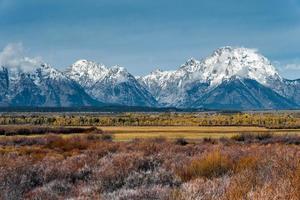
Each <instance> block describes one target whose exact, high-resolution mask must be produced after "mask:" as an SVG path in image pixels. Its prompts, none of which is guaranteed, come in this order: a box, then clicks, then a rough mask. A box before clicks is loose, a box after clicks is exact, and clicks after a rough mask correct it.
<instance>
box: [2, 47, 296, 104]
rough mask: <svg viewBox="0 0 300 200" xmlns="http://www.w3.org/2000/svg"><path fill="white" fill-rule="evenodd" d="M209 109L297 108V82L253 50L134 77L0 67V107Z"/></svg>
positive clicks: (220, 52)
mask: <svg viewBox="0 0 300 200" xmlns="http://www.w3.org/2000/svg"><path fill="white" fill-rule="evenodd" d="M107 104H110V105H111V104H115V105H126V106H146V107H178V108H209V109H238V110H258V109H295V108H299V107H300V79H298V80H288V79H285V78H283V77H281V76H280V74H279V73H278V71H277V70H276V68H275V67H274V66H273V65H272V63H271V62H270V61H269V60H268V59H267V58H266V57H264V56H263V55H261V54H259V53H258V52H257V51H256V50H253V49H247V48H233V47H223V48H219V49H217V50H216V51H214V52H213V53H212V55H210V56H209V57H207V58H205V59H202V60H196V59H193V58H192V59H190V60H188V61H187V62H186V63H185V64H183V65H182V66H180V67H179V68H178V69H177V70H173V71H162V70H155V71H153V72H152V73H150V74H149V75H146V76H143V77H138V78H137V77H134V76H133V75H132V74H130V73H129V72H128V71H127V70H126V69H125V68H123V67H118V66H115V67H110V68H108V67H106V66H104V65H102V64H98V63H95V62H92V61H87V60H79V61H77V62H75V63H74V64H73V65H71V66H70V67H69V68H67V70H65V71H64V72H61V71H59V70H56V69H54V68H52V67H51V66H49V65H47V64H42V65H41V66H38V67H36V68H35V69H34V70H33V71H31V72H24V71H20V70H18V69H14V68H9V67H2V68H1V69H0V106H52V107H60V106H67V107H74V106H101V105H107Z"/></svg>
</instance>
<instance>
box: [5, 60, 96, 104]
mask: <svg viewBox="0 0 300 200" xmlns="http://www.w3.org/2000/svg"><path fill="white" fill-rule="evenodd" d="M0 91H1V103H0V104H1V105H2V106H3V105H7V106H8V105H9V106H49V107H61V106H66V107H69V106H92V105H100V104H101V103H100V102H98V101H96V100H94V99H92V98H91V97H90V96H89V95H88V94H86V92H85V91H84V89H83V88H82V87H81V86H80V85H79V84H78V83H77V82H75V81H73V80H71V79H69V78H68V77H67V76H66V75H64V74H63V73H62V72H60V71H58V70H56V69H54V68H52V67H51V66H50V65H47V64H41V66H39V67H37V68H36V69H34V70H33V71H31V72H24V71H20V70H15V69H7V68H5V67H2V70H1V72H0Z"/></svg>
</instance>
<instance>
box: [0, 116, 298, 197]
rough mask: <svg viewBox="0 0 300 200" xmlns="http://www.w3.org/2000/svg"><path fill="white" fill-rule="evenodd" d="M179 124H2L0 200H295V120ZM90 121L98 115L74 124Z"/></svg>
mask: <svg viewBox="0 0 300 200" xmlns="http://www.w3.org/2000/svg"><path fill="white" fill-rule="evenodd" d="M159 115H161V114H159ZM126 116H128V114H127V115H126ZM130 116H131V117H132V116H134V117H136V116H139V121H140V122H141V121H143V120H144V119H149V115H146V114H145V115H143V114H131V115H130ZM154 116H158V115H157V114H154V115H151V117H153V119H154ZM180 116H181V117H183V122H184V121H185V120H186V121H187V122H189V123H186V124H184V123H183V122H182V123H181V125H180V126H175V125H173V126H170V125H169V126H163V125H162V124H158V125H160V126H158V125H157V124H156V126H141V125H140V126H133V125H132V124H131V126H125V125H124V126H121V125H115V124H111V126H108V124H106V126H101V125H99V124H86V125H82V124H76V123H75V122H73V123H72V124H69V126H65V125H62V124H60V125H59V126H57V124H51V123H49V122H47V123H39V124H38V125H37V123H36V121H35V120H37V119H38V117H40V118H41V119H43V120H45V119H48V118H50V117H52V118H55V121H57V120H56V118H57V119H59V120H61V121H60V123H63V122H62V119H64V120H65V122H66V121H67V120H66V119H72V116H70V115H68V116H58V117H56V116H54V117H53V116H50V117H46V116H24V117H21V116H11V118H9V116H8V115H6V116H2V118H1V117H0V118H1V119H5V120H6V122H9V123H3V121H2V124H3V125H2V126H1V127H0V133H1V135H2V136H1V137H0V199H49V200H50V199H51V200H52V199H107V200H110V199H119V200H121V199H122V200H123V199H124V200H125V199H126V200H127V199H133V200H140V199H164V200H173V199H174V200H194V199H226V200H229V199H233V200H235V199H270V200H271V199H272V200H273V199H294V200H297V199H299V196H300V136H299V135H298V133H299V130H298V129H297V127H299V116H297V114H293V115H290V114H267V115H264V114H252V115H249V116H250V118H251V119H257V120H258V121H259V122H260V123H265V124H266V122H267V121H268V124H266V126H262V125H261V126H254V125H252V126H251V125H250V124H249V122H251V121H248V122H247V123H246V122H243V123H244V124H242V125H241V124H239V126H233V125H230V124H228V125H227V126H225V125H223V126H216V125H210V126H208V125H206V126H199V124H197V125H196V123H195V125H191V124H190V121H193V122H197V123H198V122H199V121H200V120H202V119H204V117H203V116H200V117H199V119H198V118H197V117H196V116H194V117H193V116H192V115H191V114H187V115H184V114H180ZM241 116H242V117H241ZM249 116H247V118H249ZM104 117H105V118H106V119H108V118H109V119H116V118H117V117H120V116H110V117H108V116H104ZM210 117H211V118H210ZM243 117H245V116H243V115H240V114H238V116H237V115H236V114H230V115H211V116H206V120H207V121H210V120H211V121H212V119H213V120H215V119H216V118H218V119H219V120H223V121H224V119H226V120H227V119H236V118H243ZM74 118H75V119H77V118H79V116H73V119H74ZM91 118H98V119H100V120H101V119H102V116H92V117H91V116H82V119H91ZM121 118H124V116H121ZM12 119H14V120H12ZM16 119H18V120H19V121H16ZM20 119H23V120H24V121H27V122H26V123H24V121H22V122H21V121H20ZM164 119H165V120H166V119H167V118H166V117H165V118H164ZM187 119H190V120H187ZM9 120H11V121H9ZM156 120H159V118H156ZM226 120H225V121H226ZM0 121H1V120H0ZM33 121H35V122H34V123H32V122H33ZM45 121H46V120H45ZM87 121H89V120H87ZM170 121H171V122H173V123H175V122H176V123H177V122H179V121H180V119H179V117H177V116H176V117H174V118H172V117H170ZM65 122H64V123H65ZM144 122H145V121H144ZM52 123H54V122H52ZM98 123H99V122H98ZM131 123H134V121H131ZM214 123H221V121H214ZM251 123H254V121H253V122H251ZM255 123H256V122H255ZM4 124H6V125H4ZM270 124H271V125H272V128H270V126H271V125H270ZM91 125H94V126H95V127H92V126H91ZM130 134H132V135H130ZM197 134H198V135H197ZM201 134H202V135H201ZM194 135H196V136H194ZM216 135H217V136H216ZM139 136H140V137H139ZM122 137H123V138H122Z"/></svg>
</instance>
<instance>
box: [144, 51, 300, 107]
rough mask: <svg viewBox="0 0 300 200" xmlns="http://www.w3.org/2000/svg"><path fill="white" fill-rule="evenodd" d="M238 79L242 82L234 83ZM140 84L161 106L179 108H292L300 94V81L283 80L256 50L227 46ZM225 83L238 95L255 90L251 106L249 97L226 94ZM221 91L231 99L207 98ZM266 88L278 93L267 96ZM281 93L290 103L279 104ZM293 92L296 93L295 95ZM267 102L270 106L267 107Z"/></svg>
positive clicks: (225, 96)
mask: <svg viewBox="0 0 300 200" xmlns="http://www.w3.org/2000/svg"><path fill="white" fill-rule="evenodd" d="M234 79H238V80H240V81H233V80H234ZM244 79H245V80H246V79H247V80H254V81H255V84H250V85H249V84H248V85H247V84H246V82H245V81H243V80H244ZM139 81H140V82H141V84H142V85H144V86H145V87H146V88H147V89H148V90H149V91H150V92H151V93H152V94H153V95H154V97H155V98H156V99H157V100H158V102H159V103H161V104H163V105H167V106H177V107H202V106H204V107H205V105H207V104H209V105H216V104H219V106H218V107H219V108H220V107H222V105H223V108H228V109H230V108H234V107H240V108H245V109H256V108H257V109H260V108H269V109H272V108H291V107H293V106H295V103H296V102H295V100H293V99H291V98H294V97H295V95H296V96H297V95H299V93H300V92H299V90H298V91H297V87H298V88H299V85H297V83H298V82H296V83H295V82H293V81H287V80H285V79H283V78H282V77H281V76H280V75H279V73H278V72H277V70H276V69H275V67H274V66H273V65H272V64H271V62H270V61H269V60H268V59H267V58H266V57H264V56H262V55H261V54H259V53H258V52H257V51H256V50H253V49H247V48H233V47H223V48H220V49H217V50H216V51H215V52H213V54H212V55H211V56H209V57H207V58H206V59H203V60H201V61H198V60H195V59H190V60H188V61H187V62H186V63H185V64H184V65H182V66H181V67H179V68H178V69H177V70H175V71H161V70H156V71H154V72H152V73H151V74H149V75H146V76H144V77H140V78H139ZM223 83H226V84H228V83H230V87H231V88H233V89H234V88H235V91H234V92H238V90H243V89H242V88H241V86H242V87H243V88H244V89H247V90H249V92H250V91H252V93H253V94H252V95H253V100H252V102H251V103H249V105H247V106H246V105H244V104H245V98H241V94H239V95H238V94H236V95H235V96H234V95H233V93H229V92H226V90H225V88H224V84H223ZM274 83H277V85H279V86H280V87H281V88H280V87H279V86H276V84H274ZM222 84H223V85H222ZM226 84H225V85H226ZM291 85H294V86H293V87H294V89H293V88H291ZM228 87H229V86H228ZM220 88H223V91H224V92H223V93H222V95H223V97H224V98H227V100H226V101H224V98H208V97H207V95H208V94H210V96H216V95H217V94H216V93H214V92H216V91H218V94H221V92H220ZM257 88H260V90H257ZM262 88H269V89H271V91H268V92H267V91H265V92H266V93H268V94H270V92H274V93H276V94H272V95H270V96H265V93H264V92H263V91H262ZM290 90H291V91H290ZM277 93H278V94H279V95H281V96H282V98H284V99H285V100H286V101H283V100H282V101H281V102H286V103H282V105H278V103H279V102H277V101H278V98H273V97H275V96H276V95H278V94H277ZM292 93H294V94H293V95H291V94H292ZM295 93H296V94H295ZM220 97H221V96H220ZM233 97H234V98H233ZM203 98H204V99H203ZM205 99H206V100H205ZM208 99H210V100H209V102H207V101H208ZM230 99H231V100H230ZM246 99H247V98H246ZM248 100H249V99H248ZM249 101H250V100H249ZM261 101H264V103H263V102H261ZM255 102H256V103H255ZM259 102H260V103H261V104H260V103H259ZM267 102H269V103H268V104H266V103H267ZM298 102H299V100H298ZM298 102H297V103H298ZM230 105H231V106H230ZM238 105H239V106H238ZM243 105H244V106H243Z"/></svg>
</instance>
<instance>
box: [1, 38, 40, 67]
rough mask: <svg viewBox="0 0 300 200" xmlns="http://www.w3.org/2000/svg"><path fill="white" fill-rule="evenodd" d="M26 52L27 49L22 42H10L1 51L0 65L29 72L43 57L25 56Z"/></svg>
mask: <svg viewBox="0 0 300 200" xmlns="http://www.w3.org/2000/svg"><path fill="white" fill-rule="evenodd" d="M24 54H25V51H24V47H23V45H22V43H11V44H8V45H7V46H6V47H4V49H3V50H2V51H1V52H0V66H4V67H7V68H9V69H11V68H13V69H18V70H22V71H26V72H29V71H32V70H33V69H35V68H36V67H38V66H39V65H40V64H41V63H42V59H41V58H39V57H35V58H30V57H26V56H24Z"/></svg>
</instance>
